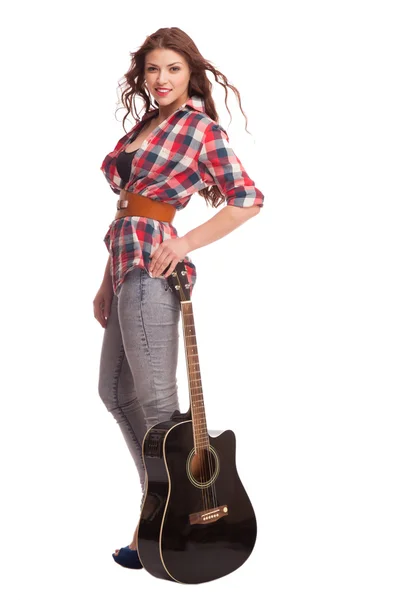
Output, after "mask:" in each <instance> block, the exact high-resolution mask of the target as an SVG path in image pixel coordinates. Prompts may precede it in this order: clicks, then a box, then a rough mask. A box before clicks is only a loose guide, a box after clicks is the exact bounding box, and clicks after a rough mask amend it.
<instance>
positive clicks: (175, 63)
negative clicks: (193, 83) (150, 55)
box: [147, 61, 182, 67]
mask: <svg viewBox="0 0 400 600" xmlns="http://www.w3.org/2000/svg"><path fill="white" fill-rule="evenodd" d="M181 64H182V63H181V62H179V61H176V62H174V63H171V64H170V65H167V67H172V65H181ZM147 65H152V66H153V67H158V65H155V64H154V63H147Z"/></svg>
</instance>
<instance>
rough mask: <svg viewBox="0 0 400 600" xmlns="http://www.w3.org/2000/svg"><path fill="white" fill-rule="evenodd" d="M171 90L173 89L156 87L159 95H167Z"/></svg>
mask: <svg viewBox="0 0 400 600" xmlns="http://www.w3.org/2000/svg"><path fill="white" fill-rule="evenodd" d="M170 91H171V90H169V89H165V90H163V89H162V88H156V93H157V94H158V95H159V96H166V95H167V94H169V92H170Z"/></svg>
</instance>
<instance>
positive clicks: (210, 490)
mask: <svg viewBox="0 0 400 600" xmlns="http://www.w3.org/2000/svg"><path fill="white" fill-rule="evenodd" d="M183 272H184V274H185V275H186V278H187V272H186V269H185V268H184V267H183ZM179 284H180V285H179V294H180V297H181V298H182V285H181V282H180V280H179ZM189 306H190V309H189ZM181 307H182V308H183V311H182V313H183V326H184V328H185V340H186V334H187V332H186V326H187V324H188V325H189V326H191V327H192V330H193V337H194V338H196V335H195V326H194V315H193V309H192V304H191V303H190V305H189V304H183V305H181ZM189 321H190V322H189ZM196 343H197V340H196ZM196 347H197V346H196ZM186 355H187V360H188V368H189V373H192V374H193V373H195V371H193V367H194V360H193V354H190V353H189V352H186ZM197 362H198V356H197ZM199 367H200V365H199ZM197 374H198V375H199V374H200V371H199V372H198V373H197ZM189 382H190V388H191V389H190V395H191V408H192V411H193V414H192V425H193V427H192V431H193V438H194V441H195V439H197V440H199V437H200V436H199V432H198V431H196V423H197V429H198V428H199V419H198V413H199V408H198V399H197V398H196V405H195V406H194V405H193V396H194V395H196V396H197V392H195V393H194V394H193V392H194V390H193V389H192V387H193V385H192V383H191V378H190V377H189ZM202 408H203V411H202V412H203V416H204V423H203V424H201V423H200V431H201V429H203V434H202V435H203V436H206V441H203V442H200V443H199V444H198V447H196V446H197V445H196V443H195V444H194V457H197V461H198V466H199V471H200V489H201V496H202V502H203V508H204V510H208V509H210V508H216V507H217V505H218V504H217V495H216V487H215V484H214V482H212V483H211V484H210V485H207V481H212V479H213V475H214V473H213V467H212V463H213V462H214V469H216V467H217V464H216V461H215V459H213V457H212V456H211V454H212V453H211V450H210V443H209V436H208V431H207V427H206V418H205V410H204V399H203V402H202ZM195 411H196V414H195ZM195 417H196V418H195ZM204 432H205V433H204ZM200 439H201V438H200ZM203 444H205V447H203ZM194 457H193V459H192V461H193V462H194V464H195V465H196V459H195V458H194ZM206 461H207V464H208V470H207V466H206Z"/></svg>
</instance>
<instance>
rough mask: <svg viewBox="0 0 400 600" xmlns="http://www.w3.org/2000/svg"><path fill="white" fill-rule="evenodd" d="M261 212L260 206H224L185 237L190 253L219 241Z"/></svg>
mask: <svg viewBox="0 0 400 600" xmlns="http://www.w3.org/2000/svg"><path fill="white" fill-rule="evenodd" d="M259 212H260V207H259V206H249V207H246V208H241V207H238V206H224V208H222V209H221V210H220V211H219V212H218V213H217V214H216V215H214V216H213V217H211V219H209V220H208V221H206V222H205V223H202V224H201V225H199V226H198V227H195V229H191V230H190V231H188V232H187V233H186V234H185V235H184V236H183V237H184V238H185V240H186V241H187V242H188V244H189V250H188V252H191V251H192V250H196V248H201V247H202V246H207V244H211V243H212V242H215V241H216V240H219V239H220V238H222V237H224V236H225V235H227V234H228V233H230V232H231V231H233V230H234V229H236V228H237V227H239V225H242V223H244V222H245V221H247V220H248V219H250V218H251V217H254V216H255V215H256V214H258V213H259Z"/></svg>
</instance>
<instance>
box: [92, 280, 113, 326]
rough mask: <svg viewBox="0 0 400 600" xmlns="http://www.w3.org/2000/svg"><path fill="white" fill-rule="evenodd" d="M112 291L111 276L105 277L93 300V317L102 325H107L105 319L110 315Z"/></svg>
mask: <svg viewBox="0 0 400 600" xmlns="http://www.w3.org/2000/svg"><path fill="white" fill-rule="evenodd" d="M113 295H114V292H113V288H112V283H111V278H109V279H106V280H105V281H103V283H102V284H101V286H100V288H99V291H98V292H97V294H96V297H95V299H94V300H93V312H94V316H95V318H96V319H97V320H98V322H99V323H100V325H101V326H102V327H104V328H105V327H106V326H107V319H108V317H109V316H110V309H111V301H112V298H113Z"/></svg>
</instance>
